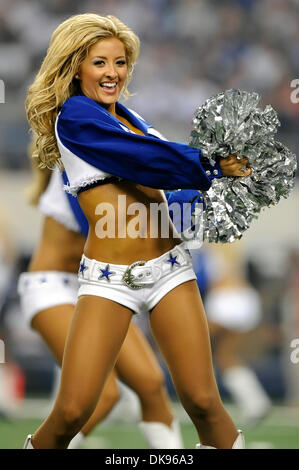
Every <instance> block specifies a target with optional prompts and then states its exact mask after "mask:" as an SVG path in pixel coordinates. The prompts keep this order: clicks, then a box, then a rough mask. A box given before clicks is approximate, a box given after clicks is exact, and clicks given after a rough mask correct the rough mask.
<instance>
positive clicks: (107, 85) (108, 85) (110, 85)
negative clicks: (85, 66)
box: [100, 82, 116, 88]
mask: <svg viewBox="0 0 299 470" xmlns="http://www.w3.org/2000/svg"><path fill="white" fill-rule="evenodd" d="M100 86H101V87H107V88H115V87H116V83H108V82H107V83H100Z"/></svg>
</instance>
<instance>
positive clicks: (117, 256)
mask: <svg viewBox="0 0 299 470" xmlns="http://www.w3.org/2000/svg"><path fill="white" fill-rule="evenodd" d="M120 197H121V198H122V201H123V203H122V204H120V203H119V201H120V199H121V198H120ZM79 202H80V205H81V207H82V209H83V211H84V213H85V215H86V217H87V219H88V222H89V234H88V237H87V240H86V244H85V247H84V254H85V255H86V256H87V257H88V258H91V259H97V260H100V261H104V262H107V263H113V264H131V263H133V262H134V261H138V260H149V259H152V258H156V257H158V256H160V255H161V254H163V253H165V252H167V251H168V250H170V249H171V248H173V247H174V246H175V245H177V244H179V243H181V240H180V238H179V237H178V234H177V232H176V230H175V228H174V227H173V224H172V222H171V220H170V218H169V216H168V209H167V203H166V199H165V197H164V194H163V192H162V191H159V190H157V189H152V188H148V187H146V186H142V185H139V184H135V183H132V182H129V181H120V182H118V183H109V184H106V185H102V186H96V187H95V188H92V189H90V190H87V191H84V192H82V193H81V194H79ZM107 202H108V203H109V208H108V210H107V213H106V214H107V218H106V221H107V224H106V226H104V231H105V232H106V229H108V227H109V228H110V231H109V233H108V236H106V235H105V234H104V236H103V231H102V232H100V231H99V228H98V225H97V224H98V222H99V219H100V217H102V216H99V214H97V212H98V209H97V208H99V207H101V203H107ZM133 203H138V206H136V213H133V212H134V206H132V204H133ZM161 203H162V205H160V204H161ZM139 204H142V208H141V210H140V207H141V206H140V205H139ZM110 205H111V206H110ZM153 206H155V207H158V206H159V207H161V209H162V214H161V212H159V213H158V212H157V213H158V215H157V216H155V215H154V216H153V212H152V208H153ZM102 207H104V206H102ZM130 207H131V209H130ZM111 208H113V210H111ZM132 209H133V210H132ZM131 210H132V212H131ZM128 212H130V214H128ZM137 219H138V220H137ZM162 226H163V227H162ZM101 228H103V227H102V225H101Z"/></svg>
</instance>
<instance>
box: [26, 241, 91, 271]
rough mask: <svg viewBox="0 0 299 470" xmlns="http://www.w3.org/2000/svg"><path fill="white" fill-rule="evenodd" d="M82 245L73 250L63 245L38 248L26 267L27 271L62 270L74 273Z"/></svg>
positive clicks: (76, 269)
mask: <svg viewBox="0 0 299 470" xmlns="http://www.w3.org/2000/svg"><path fill="white" fill-rule="evenodd" d="M82 250H83V247H82V248H81V249H80V251H79V250H73V249H72V247H68V246H64V248H62V247H60V248H59V250H57V248H56V250H55V249H52V250H51V249H49V247H48V249H47V250H43V249H39V250H37V251H36V253H35V254H34V256H33V257H32V259H31V262H30V264H29V267H28V271H29V272H33V271H63V272H68V273H76V272H77V271H78V266H79V263H80V257H81V255H82Z"/></svg>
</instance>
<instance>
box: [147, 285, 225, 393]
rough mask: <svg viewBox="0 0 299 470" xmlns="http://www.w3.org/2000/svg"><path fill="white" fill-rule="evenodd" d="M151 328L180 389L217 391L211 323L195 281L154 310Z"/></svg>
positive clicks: (181, 287)
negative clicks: (207, 318) (210, 332)
mask: <svg viewBox="0 0 299 470" xmlns="http://www.w3.org/2000/svg"><path fill="white" fill-rule="evenodd" d="M150 322H151V328H152V331H153V334H154V336H155V338H156V340H157V342H158V344H159V347H160V349H161V352H162V354H163V355H164V357H165V360H166V362H167V364H168V367H169V369H170V372H171V375H172V378H173V381H174V384H175V386H176V389H177V391H178V393H179V394H180V395H181V394H182V393H183V394H185V393H187V394H188V396H190V394H191V395H192V394H197V393H198V392H199V391H201V394H202V395H205V393H207V394H210V393H211V392H214V393H216V394H217V395H218V390H217V385H216V381H215V377H214V372H213V365H212V353H211V344H210V337H209V330H208V324H207V320H206V315H205V312H204V307H203V304H202V300H201V296H200V293H199V290H198V287H197V284H196V281H188V282H185V283H183V284H181V285H179V286H178V287H176V288H175V289H173V290H172V291H170V292H169V293H168V294H167V295H166V296H165V297H163V299H162V300H161V301H160V302H159V303H158V304H157V306H156V307H155V308H154V309H153V310H152V312H151V317H150Z"/></svg>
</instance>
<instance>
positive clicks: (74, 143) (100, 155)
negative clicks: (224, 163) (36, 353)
mask: <svg viewBox="0 0 299 470" xmlns="http://www.w3.org/2000/svg"><path fill="white" fill-rule="evenodd" d="M57 133H58V137H59V139H60V141H61V143H62V144H63V145H64V146H65V147H66V148H67V149H68V150H70V151H71V152H72V153H74V154H75V155H77V156H78V157H79V158H82V159H83V160H84V161H86V162H87V163H89V164H91V165H93V166H94V167H96V168H98V169H100V170H102V171H104V172H106V173H110V174H112V175H115V176H118V177H120V178H125V179H128V180H131V181H134V182H136V183H140V184H142V185H144V186H149V187H152V188H158V189H178V188H182V189H183V188H186V189H188V188H199V189H201V190H208V189H209V188H210V186H211V181H212V178H213V177H216V176H215V173H214V175H213V170H214V172H215V171H217V170H215V168H214V167H210V166H209V165H208V166H207V164H206V163H205V167H204V166H203V165H202V163H201V160H200V157H201V151H200V150H199V149H195V148H192V147H189V146H188V145H187V144H181V143H176V142H168V141H164V140H160V139H157V138H156V137H152V136H148V135H147V136H142V135H138V134H134V133H131V132H129V131H127V130H125V129H123V127H122V126H120V125H119V121H118V120H117V119H116V118H114V116H112V115H111V114H110V113H109V112H108V111H106V110H105V109H104V108H102V107H101V106H100V105H99V104H98V103H96V102H94V101H93V100H91V99H89V98H86V97H83V96H76V97H72V98H69V99H68V100H67V101H66V102H65V103H64V105H63V107H62V110H61V113H60V115H59V118H58V122H57ZM219 176H221V175H220V174H219V173H218V177H219Z"/></svg>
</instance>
